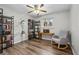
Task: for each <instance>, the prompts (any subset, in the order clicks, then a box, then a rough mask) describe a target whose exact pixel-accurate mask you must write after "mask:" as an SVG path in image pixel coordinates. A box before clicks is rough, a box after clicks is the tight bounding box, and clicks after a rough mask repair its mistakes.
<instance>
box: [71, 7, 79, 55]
mask: <svg viewBox="0 0 79 59" xmlns="http://www.w3.org/2000/svg"><path fill="white" fill-rule="evenodd" d="M70 27H71V34H72V48H73V50H74V52H75V54H79V5H72V8H71V26H70Z"/></svg>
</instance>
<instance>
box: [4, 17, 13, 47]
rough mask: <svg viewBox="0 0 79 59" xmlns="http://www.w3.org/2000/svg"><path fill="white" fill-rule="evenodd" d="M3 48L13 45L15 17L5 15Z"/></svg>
mask: <svg viewBox="0 0 79 59" xmlns="http://www.w3.org/2000/svg"><path fill="white" fill-rule="evenodd" d="M3 32H4V34H3V48H8V47H11V46H12V45H13V43H14V40H13V17H8V16H3Z"/></svg>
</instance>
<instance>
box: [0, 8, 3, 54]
mask: <svg viewBox="0 0 79 59" xmlns="http://www.w3.org/2000/svg"><path fill="white" fill-rule="evenodd" d="M0 16H1V17H0V53H2V52H3V44H2V43H3V39H2V38H3V22H2V16H3V9H2V8H0Z"/></svg>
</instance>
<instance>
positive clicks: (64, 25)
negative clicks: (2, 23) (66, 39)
mask: <svg viewBox="0 0 79 59" xmlns="http://www.w3.org/2000/svg"><path fill="white" fill-rule="evenodd" d="M45 18H46V19H48V21H49V19H53V27H49V29H50V31H51V32H54V33H55V34H57V33H58V32H59V31H60V30H69V11H62V12H58V13H54V14H49V15H45V16H42V17H40V18H38V20H40V22H41V31H43V27H42V26H43V23H44V19H45Z"/></svg>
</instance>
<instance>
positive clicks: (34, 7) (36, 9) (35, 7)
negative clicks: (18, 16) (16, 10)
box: [26, 4, 47, 15]
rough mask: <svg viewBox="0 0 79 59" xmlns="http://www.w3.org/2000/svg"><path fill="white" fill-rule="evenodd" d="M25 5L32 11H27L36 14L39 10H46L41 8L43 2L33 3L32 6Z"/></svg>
mask: <svg viewBox="0 0 79 59" xmlns="http://www.w3.org/2000/svg"><path fill="white" fill-rule="evenodd" d="M26 6H27V7H29V8H31V9H32V11H29V12H28V13H32V12H35V13H36V14H37V15H39V13H40V12H44V13H46V12H47V11H46V10H43V9H41V8H42V7H43V6H44V4H41V5H33V6H30V5H26Z"/></svg>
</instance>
